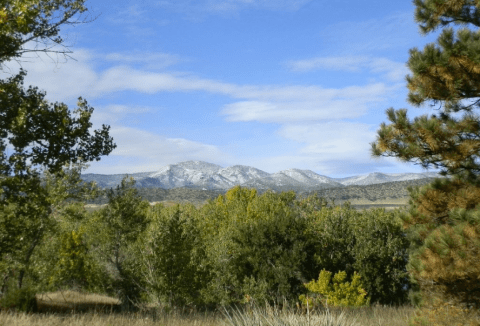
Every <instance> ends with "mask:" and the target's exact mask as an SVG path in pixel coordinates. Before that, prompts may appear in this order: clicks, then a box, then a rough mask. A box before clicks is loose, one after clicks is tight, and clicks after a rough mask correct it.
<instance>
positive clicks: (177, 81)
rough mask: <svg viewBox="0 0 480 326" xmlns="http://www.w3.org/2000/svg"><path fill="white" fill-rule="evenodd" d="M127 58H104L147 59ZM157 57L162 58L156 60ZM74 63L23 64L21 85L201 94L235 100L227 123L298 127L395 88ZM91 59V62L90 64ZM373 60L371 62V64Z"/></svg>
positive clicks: (66, 92) (58, 95)
mask: <svg viewBox="0 0 480 326" xmlns="http://www.w3.org/2000/svg"><path fill="white" fill-rule="evenodd" d="M154 56H156V55H155V54H149V55H146V57H141V56H140V57H135V56H134V55H129V54H122V55H120V54H111V55H109V56H107V58H108V59H116V60H119V61H120V62H122V63H124V62H125V63H127V62H130V63H131V62H134V61H136V60H138V61H140V62H142V61H143V60H148V57H154ZM159 56H160V57H162V55H161V54H160V55H159ZM76 57H77V58H79V60H78V61H77V62H69V63H68V69H58V71H56V72H52V71H51V68H49V67H47V66H46V65H42V64H38V63H36V64H33V63H29V64H27V66H26V69H27V70H28V71H29V74H28V75H27V79H28V80H27V82H28V83H29V84H32V85H39V86H41V87H42V88H43V89H45V90H46V91H47V95H48V96H49V98H52V99H55V100H62V101H68V100H73V99H76V98H77V97H78V96H80V95H81V94H88V97H89V98H100V97H103V96H105V95H107V94H111V93H114V92H121V91H137V92H140V93H148V94H154V93H158V92H190V91H203V92H207V93H213V94H221V95H226V96H229V97H231V98H232V99H239V100H240V101H238V102H233V103H230V104H228V105H226V106H225V107H223V108H222V110H221V114H222V115H224V116H225V117H226V119H227V120H228V121H260V122H276V123H286V122H289V121H290V122H301V121H319V120H323V119H330V120H335V119H345V118H358V117H360V116H362V115H363V114H365V113H367V110H368V108H369V106H372V105H375V104H378V103H381V102H382V101H385V100H386V99H387V98H388V96H389V95H391V94H393V92H394V91H395V90H396V89H397V87H398V86H389V85H387V84H384V83H373V84H367V85H364V86H349V87H344V88H323V87H320V86H317V85H287V86H284V85H237V84H232V83H225V82H221V81H216V80H212V79H205V78H199V77H197V76H195V75H191V74H185V73H165V72H163V73H162V72H152V71H148V70H141V69H135V68H132V67H130V66H128V65H126V64H122V65H119V66H114V67H111V68H109V69H106V70H104V71H103V72H96V71H95V68H94V64H98V61H96V60H97V59H98V58H101V56H98V55H97V56H94V55H89V53H88V52H86V51H77V52H76ZM93 58H97V59H96V60H93ZM372 62H373V63H375V62H377V63H378V62H379V61H378V60H377V61H371V62H370V63H369V64H372ZM372 67H374V68H371V69H377V70H378V71H382V69H389V68H388V62H380V63H378V65H377V66H373V65H372Z"/></svg>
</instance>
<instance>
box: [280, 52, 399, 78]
mask: <svg viewBox="0 0 480 326" xmlns="http://www.w3.org/2000/svg"><path fill="white" fill-rule="evenodd" d="M287 67H289V68H290V70H292V71H297V72H307V71H314V70H334V71H335V70H336V71H347V72H362V71H365V70H368V71H369V72H370V73H374V74H381V75H382V77H383V78H385V79H387V80H390V81H394V82H396V81H400V80H403V79H404V78H405V75H407V74H408V73H409V70H408V68H407V66H406V64H405V63H404V62H395V61H392V60H389V59H386V58H376V57H368V56H338V57H318V58H311V59H304V60H297V61H290V62H288V63H287Z"/></svg>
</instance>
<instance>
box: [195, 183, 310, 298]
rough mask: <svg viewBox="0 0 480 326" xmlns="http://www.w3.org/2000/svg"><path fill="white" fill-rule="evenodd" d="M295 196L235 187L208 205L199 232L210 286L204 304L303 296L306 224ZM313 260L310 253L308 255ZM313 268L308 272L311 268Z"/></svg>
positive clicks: (206, 291) (202, 210) (202, 211)
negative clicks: (246, 297)
mask: <svg viewBox="0 0 480 326" xmlns="http://www.w3.org/2000/svg"><path fill="white" fill-rule="evenodd" d="M294 199H295V194H294V193H293V192H291V193H282V194H275V193H272V192H266V193H264V194H263V195H262V196H257V193H256V190H254V189H252V190H250V189H245V188H241V187H235V188H232V189H230V190H229V191H228V192H227V193H226V195H225V197H223V196H219V197H218V198H217V200H215V201H210V202H209V204H207V205H205V206H204V207H202V209H201V210H200V214H199V229H200V230H201V234H202V238H203V239H204V243H205V244H204V246H205V251H206V257H207V260H206V262H205V263H204V264H203V265H204V266H208V269H209V272H210V282H209V283H208V286H207V288H206V289H205V290H204V292H203V293H204V296H205V298H206V301H210V302H216V303H221V304H228V303H233V302H241V301H242V300H244V298H245V296H246V295H247V296H250V297H252V298H253V299H255V300H256V301H257V302H262V301H263V300H268V301H271V302H272V301H274V300H278V301H280V300H282V298H287V299H294V298H296V297H298V294H300V292H301V291H302V290H303V289H302V283H303V281H304V279H305V277H304V276H303V272H302V270H303V269H304V268H305V262H306V259H307V251H306V249H307V245H308V241H307V240H308V239H307V235H306V232H305V231H306V228H307V221H306V219H305V218H302V217H300V216H299V215H298V213H297V211H296V210H295V208H294V204H293V202H294ZM312 254H313V253H312ZM310 268H311V267H310Z"/></svg>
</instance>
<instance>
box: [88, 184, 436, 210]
mask: <svg viewBox="0 0 480 326" xmlns="http://www.w3.org/2000/svg"><path fill="white" fill-rule="evenodd" d="M432 180H433V178H426V179H419V180H408V181H396V182H387V183H381V184H373V185H367V186H348V187H342V188H329V189H317V190H312V191H302V190H300V189H292V190H294V191H295V192H296V194H297V196H298V197H299V198H304V197H308V196H310V195H312V194H313V193H315V192H316V193H317V194H318V197H323V198H325V199H327V200H328V201H329V203H330V202H331V201H332V199H333V200H334V201H335V203H336V204H341V203H343V202H344V201H347V200H350V201H351V200H365V201H366V202H370V201H371V202H375V201H378V200H383V199H391V198H393V199H404V200H405V203H408V190H407V188H408V187H409V186H412V187H414V186H422V185H425V184H427V183H429V182H431V181H432ZM264 192H265V191H261V190H259V191H258V193H259V194H262V193H264ZM225 193H226V191H222V190H199V189H193V188H175V189H162V188H138V194H139V195H140V196H141V197H142V198H143V199H145V200H147V201H149V202H151V203H153V202H162V201H174V202H178V203H184V202H189V203H192V204H194V205H202V204H204V203H205V202H206V201H207V200H208V199H214V198H217V197H218V196H219V195H224V194H225ZM107 202H108V198H107V196H106V195H104V196H100V197H98V198H96V199H94V200H91V201H88V202H87V204H97V205H104V204H106V203H107ZM352 206H353V207H354V208H360V206H362V205H352ZM371 206H372V207H382V206H385V205H384V204H377V205H373V203H372V205H371ZM361 208H363V207H361Z"/></svg>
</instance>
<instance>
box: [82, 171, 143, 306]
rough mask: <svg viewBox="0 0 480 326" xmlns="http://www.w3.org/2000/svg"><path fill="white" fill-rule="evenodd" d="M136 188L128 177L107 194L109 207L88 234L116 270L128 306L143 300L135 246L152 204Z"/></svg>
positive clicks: (117, 284) (116, 283) (117, 287)
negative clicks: (134, 252) (94, 239)
mask: <svg viewBox="0 0 480 326" xmlns="http://www.w3.org/2000/svg"><path fill="white" fill-rule="evenodd" d="M134 185H135V180H134V179H133V178H130V179H129V180H128V179H127V177H125V178H123V180H122V183H121V184H120V185H119V186H117V187H116V189H115V190H113V189H110V190H109V191H107V196H108V205H107V206H105V207H104V208H102V209H101V210H99V211H98V213H97V214H95V215H96V217H95V218H94V219H93V220H92V221H91V223H90V225H89V226H90V230H89V231H88V233H90V234H91V235H92V237H96V243H97V244H98V245H99V246H100V247H101V248H102V253H101V255H103V257H104V259H105V261H106V262H108V264H109V266H110V269H113V271H114V273H113V275H112V276H113V279H114V281H113V287H114V289H115V291H116V292H117V293H116V294H117V295H118V296H119V297H120V298H121V300H122V303H123V304H124V305H125V306H129V305H130V303H131V302H132V301H133V302H135V300H138V299H139V298H140V292H141V288H140V276H139V271H138V270H137V269H136V268H135V266H136V265H137V263H136V262H135V257H133V248H132V246H133V244H134V243H135V242H136V241H137V240H138V238H139V236H141V235H142V234H143V233H144V232H145V230H146V228H147V227H148V224H149V219H148V216H147V213H148V209H149V207H150V205H149V203H148V202H147V201H146V200H143V199H142V198H141V197H140V196H139V195H138V190H137V189H136V188H134ZM93 234H95V235H93ZM93 242H95V241H93Z"/></svg>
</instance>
